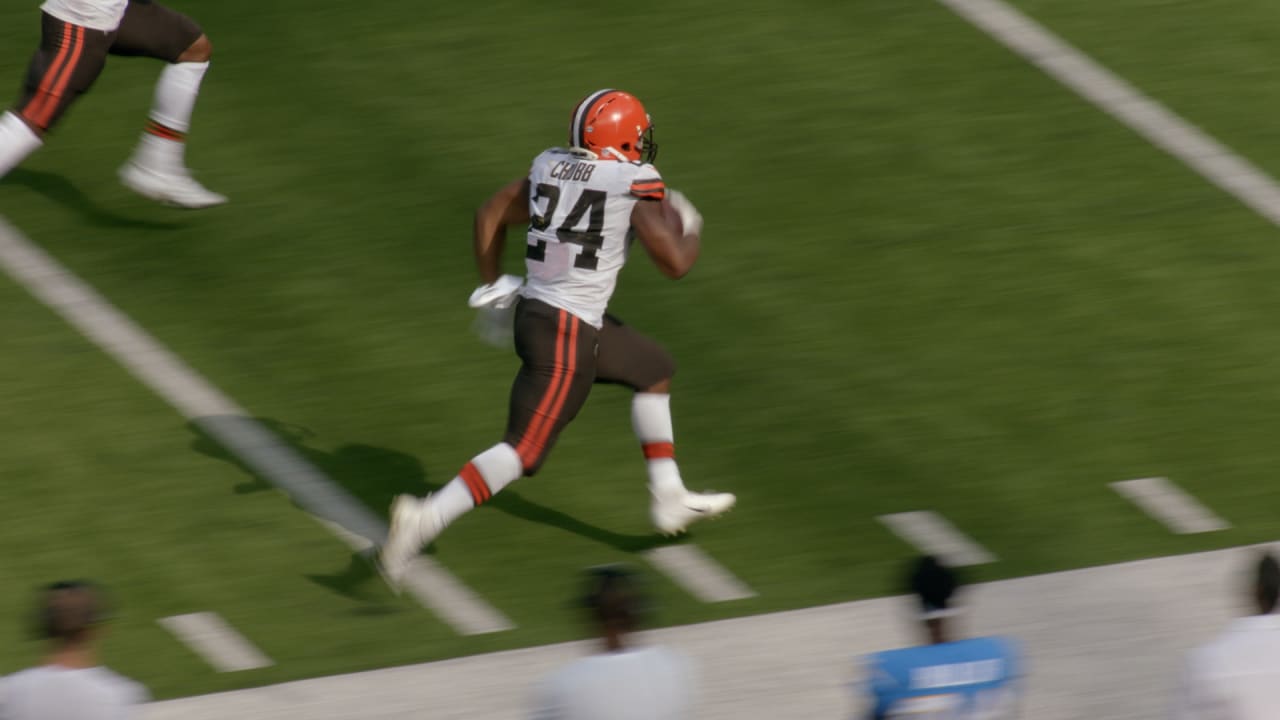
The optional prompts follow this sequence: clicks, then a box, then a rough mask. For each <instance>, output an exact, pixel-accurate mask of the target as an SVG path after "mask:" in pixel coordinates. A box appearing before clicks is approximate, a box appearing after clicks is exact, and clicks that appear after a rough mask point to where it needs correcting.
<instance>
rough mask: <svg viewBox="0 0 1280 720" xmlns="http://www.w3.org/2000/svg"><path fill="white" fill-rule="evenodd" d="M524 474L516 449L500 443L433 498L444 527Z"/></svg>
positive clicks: (485, 452)
mask: <svg viewBox="0 0 1280 720" xmlns="http://www.w3.org/2000/svg"><path fill="white" fill-rule="evenodd" d="M523 472H524V465H523V464H522V463H521V462H520V456H519V455H517V454H516V449H515V448H513V447H511V446H510V445H508V444H506V443H498V444H497V445H494V446H493V447H491V448H489V449H488V450H485V451H484V452H482V453H480V454H479V455H477V456H475V457H474V458H472V459H471V462H469V463H467V464H466V465H465V466H463V468H462V471H461V472H459V473H458V476H457V477H455V478H454V479H453V480H450V481H449V484H448V485H445V486H444V487H443V488H441V490H440V491H439V492H437V493H435V494H434V495H432V496H431V505H432V506H433V507H434V508H435V510H436V512H437V513H439V517H438V520H439V521H440V523H441V527H444V526H447V525H448V524H449V523H452V522H453V521H454V520H457V519H458V518H459V517H461V516H462V515H463V514H465V513H466V512H467V511H468V510H470V509H471V508H473V507H475V506H477V505H479V504H481V503H483V502H485V501H486V500H488V499H489V498H491V497H493V496H494V495H496V494H497V493H498V492H499V491H501V490H502V488H504V487H506V486H508V485H510V484H511V483H512V482H514V481H515V480H516V479H517V478H519V477H520V475H521V473H523Z"/></svg>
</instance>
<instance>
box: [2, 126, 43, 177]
mask: <svg viewBox="0 0 1280 720" xmlns="http://www.w3.org/2000/svg"><path fill="white" fill-rule="evenodd" d="M43 144H44V142H43V141H42V140H40V136H39V135H37V134H36V133H35V131H34V130H32V129H31V128H30V127H28V126H27V124H26V123H25V122H23V121H22V118H20V117H18V116H17V115H14V114H13V113H11V112H7V113H5V114H4V117H0V178H2V177H4V176H5V175H8V174H9V171H10V170H12V169H14V168H16V167H18V165H19V164H21V163H22V161H23V160H26V159H27V156H28V155H30V154H31V153H33V152H35V151H36V150H38V149H39V148H40V146H41V145H43Z"/></svg>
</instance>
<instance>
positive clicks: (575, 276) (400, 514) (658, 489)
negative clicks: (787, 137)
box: [380, 90, 736, 584]
mask: <svg viewBox="0 0 1280 720" xmlns="http://www.w3.org/2000/svg"><path fill="white" fill-rule="evenodd" d="M656 153H657V145H655V144H654V142H653V124H652V122H651V121H650V119H649V115H648V113H646V112H645V109H644V106H643V105H641V104H640V101H639V100H637V99H636V98H635V97H633V96H631V95H629V94H627V93H625V92H621V91H618V90H599V91H597V92H594V93H591V94H590V95H588V96H587V97H586V98H585V99H583V100H582V101H581V102H580V103H578V105H577V106H576V107H575V108H574V111H573V114H572V116H571V123H570V129H569V147H568V148H553V149H551V150H547V151H546V152H543V153H542V154H541V155H538V156H537V157H536V158H535V159H534V160H533V165H532V167H531V168H530V170H529V174H528V176H527V177H522V178H520V179H519V180H516V181H514V182H512V183H510V184H509V185H507V186H506V187H504V188H502V189H501V190H499V191H498V192H497V193H495V194H494V195H493V197H491V198H489V200H488V201H487V202H486V203H485V204H484V205H483V206H482V207H481V208H480V209H479V210H478V211H477V212H476V219H475V232H474V238H475V257H476V264H477V266H478V267H479V270H480V277H481V280H482V281H483V283H484V284H483V285H481V286H480V287H479V288H477V289H476V291H475V293H473V294H472V296H471V305H472V306H473V307H477V308H481V309H502V308H508V307H510V306H511V305H512V304H514V305H515V308H514V330H515V350H516V354H517V355H518V356H519V357H520V360H521V363H522V364H521V367H520V370H519V372H518V373H517V374H516V379H515V383H514V385H513V387H512V388H511V400H510V405H509V409H508V416H507V430H506V435H505V436H504V438H503V440H502V442H500V443H498V444H497V445H494V446H493V447H491V448H489V449H488V450H485V451H484V452H482V453H480V454H479V455H477V456H475V457H474V458H472V459H471V461H470V462H468V463H467V464H466V465H465V466H463V468H462V470H461V471H460V472H459V473H458V475H457V477H455V478H453V480H452V481H451V482H449V484H447V485H446V486H445V487H444V488H442V489H441V490H440V491H439V492H436V493H434V494H432V495H428V496H427V497H425V498H416V497H412V496H408V495H402V496H400V497H398V498H396V500H395V502H394V503H393V504H392V506H391V532H390V536H389V537H388V539H387V543H386V544H385V545H384V546H383V548H382V551H381V556H380V563H381V566H382V569H383V572H384V573H385V574H386V575H387V578H388V580H390V581H391V582H392V583H393V584H398V583H399V582H400V580H401V578H402V577H403V576H404V573H405V571H406V570H407V568H408V566H409V564H410V562H411V561H412V560H413V558H414V557H416V556H417V554H418V553H419V551H420V550H421V549H422V548H423V547H424V546H425V545H427V544H428V543H430V542H431V541H432V540H434V539H435V537H436V536H437V535H439V533H440V532H441V531H442V530H444V528H445V527H447V526H448V525H449V524H450V523H452V522H453V521H454V520H456V519H457V518H458V517H460V516H461V515H463V514H464V513H466V512H467V511H468V510H470V509H471V508H473V507H476V506H478V505H480V504H482V503H484V502H485V501H486V500H488V499H489V498H491V497H493V495H495V494H496V493H498V492H499V491H501V490H502V489H503V488H504V487H506V486H507V485H509V484H510V483H512V482H513V481H515V480H516V479H517V478H519V477H521V476H522V475H527V476H532V475H534V474H535V473H537V472H538V469H539V468H540V467H541V466H542V463H543V462H544V461H545V460H546V458H547V454H548V453H549V452H550V451H551V448H552V446H553V445H555V442H556V439H557V438H558V437H559V435H560V432H561V431H562V430H563V429H564V428H565V426H567V425H568V424H569V423H570V422H571V421H572V420H573V418H574V416H576V415H577V414H578V411H579V410H580V409H581V408H582V406H583V404H584V403H585V402H586V400H587V396H588V394H589V393H590V392H591V386H592V385H593V384H614V385H622V386H624V387H628V388H630V389H631V390H632V391H634V393H635V395H634V396H633V399H632V403H631V421H632V426H633V427H634V429H635V433H636V437H637V438H638V439H639V441H640V446H641V449H642V451H643V453H644V457H645V461H646V464H647V466H648V475H649V490H650V495H651V498H652V499H651V505H650V517H651V519H652V521H653V524H654V525H655V527H656V528H657V529H658V530H659V531H660V532H662V533H665V534H676V533H680V532H683V531H684V530H685V529H686V528H688V526H689V525H690V524H692V523H693V522H694V521H697V520H701V519H704V518H709V517H714V516H716V515H719V514H721V513H723V512H725V511H727V510H729V509H730V508H732V507H733V505H734V503H735V502H736V498H735V497H734V496H733V495H731V494H729V493H695V492H690V491H689V490H687V489H685V486H684V482H683V481H682V480H681V477H680V470H679V468H678V466H677V465H676V460H675V448H674V445H673V440H674V435H673V432H672V423H671V409H670V401H671V396H670V393H671V377H672V375H673V374H674V373H675V362H674V361H673V360H672V359H671V356H670V355H669V354H668V353H667V351H666V350H665V349H663V348H662V346H660V345H658V343H656V342H654V341H653V340H651V339H650V338H649V337H647V336H645V335H644V334H642V333H640V332H639V331H638V330H636V329H634V328H632V327H631V326H629V325H626V324H624V323H622V322H621V321H620V320H618V319H617V318H615V317H613V316H612V315H609V314H607V313H606V312H605V310H606V307H607V306H608V303H609V298H610V297H611V296H612V295H613V291H614V287H615V285H616V283H617V278H618V272H619V271H620V270H621V269H622V266H623V264H624V263H625V262H626V259H627V251H628V249H629V247H630V244H631V240H632V238H633V237H635V238H639V240H640V242H641V244H642V245H644V248H645V250H646V251H648V254H649V257H650V258H652V259H653V261H654V263H655V264H656V265H657V266H658V268H659V270H661V271H662V273H663V274H665V275H666V276H668V277H671V278H680V277H683V276H684V275H685V274H686V273H688V272H689V269H690V268H691V267H692V266H693V263H694V261H695V260H696V259H697V257H698V251H699V247H700V245H701V230H702V218H701V216H700V215H699V214H698V211H697V210H696V209H695V208H694V207H693V205H692V204H691V203H690V202H689V201H688V200H687V199H685V197H684V196H683V195H681V194H680V193H679V192H677V191H674V190H668V189H667V188H666V185H665V184H664V183H663V180H662V176H661V175H659V174H658V171H657V169H656V168H654V166H653V165H652V164H651V163H652V162H653V159H654V156H655V155H656ZM524 223H528V225H529V231H528V235H527V239H526V246H525V264H526V267H527V277H526V280H525V281H524V282H522V281H521V279H520V278H516V277H513V276H510V275H502V274H501V271H500V267H501V258H502V250H503V245H504V243H505V240H506V230H507V227H508V226H511V225H520V224H524Z"/></svg>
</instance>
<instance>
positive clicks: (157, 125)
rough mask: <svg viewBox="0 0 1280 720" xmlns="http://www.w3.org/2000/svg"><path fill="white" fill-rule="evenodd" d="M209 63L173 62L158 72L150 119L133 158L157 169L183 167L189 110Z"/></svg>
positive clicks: (140, 163) (189, 118)
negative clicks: (158, 79)
mask: <svg viewBox="0 0 1280 720" xmlns="http://www.w3.org/2000/svg"><path fill="white" fill-rule="evenodd" d="M208 70H209V63H207V62H199V63H191V62H187V63H174V64H172V65H169V66H168V67H166V68H165V69H164V72H162V73H160V81H159V82H158V83H156V95H155V101H154V102H153V103H152V106H151V122H149V123H147V131H146V132H145V133H143V135H142V142H141V143H139V144H138V151H137V152H136V153H135V154H134V157H133V161H134V162H135V163H137V164H139V165H141V166H143V167H145V168H148V169H151V170H157V171H160V172H175V171H177V170H178V169H184V168H186V164H187V163H186V134H187V131H189V130H190V129H191V113H192V112H193V111H194V110H195V107H196V98H197V97H198V96H199V95H200V83H201V81H203V80H204V74H205V72H207V71H208Z"/></svg>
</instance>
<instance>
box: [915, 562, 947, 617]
mask: <svg viewBox="0 0 1280 720" xmlns="http://www.w3.org/2000/svg"><path fill="white" fill-rule="evenodd" d="M908 584H909V587H910V590H911V592H912V593H914V594H915V595H916V597H918V598H919V599H920V613H921V615H922V616H923V618H924V619H925V620H932V619H934V618H939V617H945V616H947V615H950V614H952V613H953V612H954V609H953V608H952V607H951V599H952V596H954V595H955V592H956V589H957V588H958V587H960V580H959V578H958V577H957V576H956V574H955V572H954V571H952V570H951V568H948V567H947V566H945V565H943V564H942V563H941V562H940V561H939V560H938V559H937V558H935V557H933V556H932V555H925V556H924V557H921V558H919V559H917V560H915V561H914V562H913V563H912V566H911V573H910V576H909V578H908Z"/></svg>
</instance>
